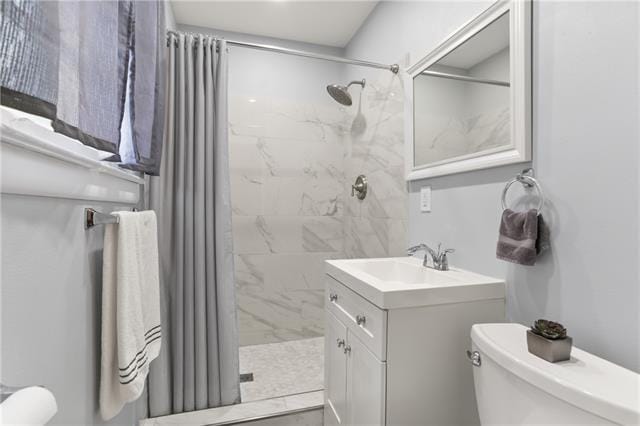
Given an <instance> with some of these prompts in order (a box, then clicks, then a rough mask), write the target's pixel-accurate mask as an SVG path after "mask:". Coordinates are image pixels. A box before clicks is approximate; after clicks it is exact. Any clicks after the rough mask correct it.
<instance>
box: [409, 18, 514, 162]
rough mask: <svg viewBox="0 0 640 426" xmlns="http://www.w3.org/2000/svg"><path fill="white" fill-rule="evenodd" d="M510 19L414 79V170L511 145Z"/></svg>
mask: <svg viewBox="0 0 640 426" xmlns="http://www.w3.org/2000/svg"><path fill="white" fill-rule="evenodd" d="M509 73H510V70H509V13H508V12H507V13H505V14H503V15H502V16H500V17H499V18H498V19H496V20H495V21H493V22H492V23H491V24H489V25H488V26H486V27H484V28H483V29H482V30H481V31H479V32H477V33H476V34H474V35H473V36H472V37H471V38H469V39H468V40H467V41H466V42H465V43H463V44H462V45H460V46H458V47H457V48H456V49H455V50H453V51H452V52H450V53H449V54H447V55H446V56H444V57H442V58H441V59H440V60H438V61H437V62H435V63H434V64H432V65H431V66H429V67H428V68H426V69H425V70H424V71H423V72H422V73H420V74H418V75H417V76H416V77H415V78H414V164H415V166H416V167H421V166H432V165H436V164H442V163H447V162H448V161H451V160H454V159H455V160H459V159H462V158H471V157H474V156H479V155H484V154H486V153H488V152H495V151H500V150H503V149H506V148H507V147H509V146H510V145H511V131H510V129H511V126H510V115H511V114H510V82H509Z"/></svg>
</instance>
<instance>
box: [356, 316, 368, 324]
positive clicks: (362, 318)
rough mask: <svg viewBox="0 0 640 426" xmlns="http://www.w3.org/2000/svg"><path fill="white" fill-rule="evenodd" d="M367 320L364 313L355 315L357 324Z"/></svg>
mask: <svg viewBox="0 0 640 426" xmlns="http://www.w3.org/2000/svg"><path fill="white" fill-rule="evenodd" d="M366 322H367V318H366V317H365V316H364V315H356V323H358V325H364V324H365V323H366Z"/></svg>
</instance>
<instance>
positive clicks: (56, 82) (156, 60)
mask: <svg viewBox="0 0 640 426" xmlns="http://www.w3.org/2000/svg"><path fill="white" fill-rule="evenodd" d="M0 7H1V9H0V12H1V18H0V88H1V97H0V102H1V103H2V105H6V106H8V107H11V108H16V109H19V110H22V111H25V112H28V113H32V114H37V115H41V116H44V117H47V118H49V119H51V120H52V125H53V129H54V130H55V131H56V132H59V133H62V134H64V135H66V136H69V137H72V138H74V139H77V140H79V141H81V142H82V143H84V144H85V145H88V146H92V147H94V148H97V149H100V150H103V151H108V152H111V153H113V154H114V155H113V156H112V157H111V158H110V160H111V161H117V162H120V163H121V165H122V166H123V167H126V168H129V169H133V170H139V171H143V172H145V173H148V174H152V175H156V174H157V173H158V170H159V167H160V155H161V152H162V149H161V145H162V132H163V128H164V126H163V122H164V86H165V81H164V73H165V72H164V68H165V59H164V56H165V51H166V49H164V48H163V47H164V43H165V40H166V38H165V37H166V36H165V24H164V3H163V1H131V0H127V1H125V0H123V1H97V2H86V1H37V0H31V1H25V0H5V1H2V4H1V6H0ZM123 144H124V145H125V146H124V147H123V149H121V145H123ZM121 152H127V153H129V154H128V155H126V158H124V159H123V158H121V156H120V153H121Z"/></svg>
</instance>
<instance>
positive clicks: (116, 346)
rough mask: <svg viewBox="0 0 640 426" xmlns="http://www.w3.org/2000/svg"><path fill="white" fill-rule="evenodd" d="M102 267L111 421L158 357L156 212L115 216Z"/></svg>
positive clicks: (103, 390) (104, 400) (103, 394)
mask: <svg viewBox="0 0 640 426" xmlns="http://www.w3.org/2000/svg"><path fill="white" fill-rule="evenodd" d="M113 214H114V215H116V216H118V217H119V223H118V224H112V225H106V228H105V235H104V254H103V265H102V361H101V365H100V367H101V368H100V373H101V377H100V414H101V415H102V418H103V419H105V420H108V419H111V418H112V417H114V416H115V415H116V414H118V413H119V412H120V410H121V409H122V407H123V406H124V405H125V404H126V403H127V402H130V401H133V400H135V399H137V398H138V397H139V396H140V395H141V394H142V391H143V389H144V384H145V379H146V377H147V373H148V371H149V363H150V362H151V360H153V359H154V358H156V357H157V356H158V353H159V352H160V341H161V336H162V334H161V327H160V289H159V287H160V283H159V270H158V237H157V229H156V228H157V225H156V215H155V213H154V212H153V211H144V212H136V213H134V212H115V213H113Z"/></svg>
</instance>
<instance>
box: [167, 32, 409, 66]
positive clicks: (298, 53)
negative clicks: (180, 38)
mask: <svg viewBox="0 0 640 426" xmlns="http://www.w3.org/2000/svg"><path fill="white" fill-rule="evenodd" d="M178 34H181V33H180V32H176V31H167V37H168V38H170V37H171V36H176V35H178ZM182 34H190V35H193V36H197V37H211V35H207V34H195V33H182ZM225 40H226V41H227V44H229V45H231V46H238V47H247V48H249V49H256V50H265V51H268V52H276V53H284V54H286V55H293V56H302V57H304V58H311V59H321V60H323V61H332V62H340V63H342V64H350V65H360V66H363V67H371V68H380V69H386V70H389V71H391V72H392V73H394V74H397V73H398V71H399V70H400V66H399V65H398V64H392V65H387V64H380V63H377V62H370V61H361V60H359V59H349V58H342V57H340V56H333V55H324V54H321V53H312V52H307V51H304V50H296V49H289V48H286V47H280V46H273V45H270V44H259V43H249V42H246V41H238V40H229V39H225Z"/></svg>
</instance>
